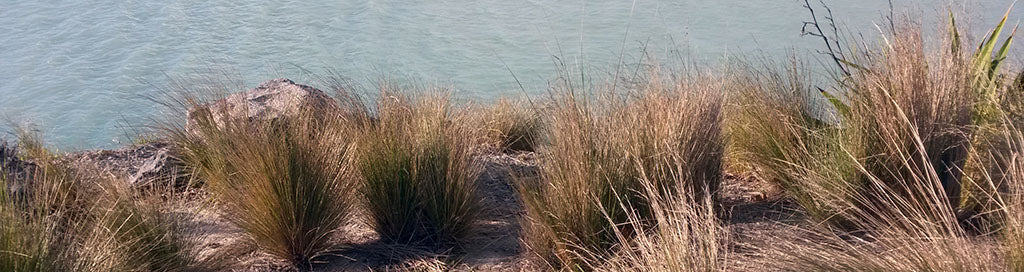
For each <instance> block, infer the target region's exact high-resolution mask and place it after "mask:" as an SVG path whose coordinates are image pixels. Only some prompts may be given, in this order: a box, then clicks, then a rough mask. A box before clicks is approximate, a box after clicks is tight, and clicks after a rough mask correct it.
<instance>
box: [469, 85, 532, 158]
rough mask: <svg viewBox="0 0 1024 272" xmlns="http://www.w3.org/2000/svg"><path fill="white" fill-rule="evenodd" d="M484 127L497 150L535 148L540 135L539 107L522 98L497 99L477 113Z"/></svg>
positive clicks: (508, 150) (529, 149) (526, 149)
mask: <svg viewBox="0 0 1024 272" xmlns="http://www.w3.org/2000/svg"><path fill="white" fill-rule="evenodd" d="M480 114H481V117H483V118H484V119H485V120H484V121H483V124H482V125H483V126H485V127H487V129H488V131H487V137H488V139H489V141H491V142H494V143H493V145H494V146H496V147H497V148H498V149H499V150H502V151H505V152H510V151H531V152H532V151H535V150H536V148H535V146H536V145H537V144H538V143H537V141H538V140H539V139H538V136H540V129H541V125H542V124H541V118H540V114H539V112H538V110H536V109H534V108H532V106H531V105H528V104H526V103H525V102H523V101H522V100H510V99H505V98H502V99H499V100H498V101H497V102H495V103H494V105H491V106H489V107H488V108H486V109H485V110H483V111H481V112H480Z"/></svg>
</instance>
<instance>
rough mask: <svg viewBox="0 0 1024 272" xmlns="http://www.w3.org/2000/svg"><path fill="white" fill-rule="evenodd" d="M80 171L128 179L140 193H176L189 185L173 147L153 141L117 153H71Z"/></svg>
mask: <svg viewBox="0 0 1024 272" xmlns="http://www.w3.org/2000/svg"><path fill="white" fill-rule="evenodd" d="M67 160H69V161H70V162H71V163H72V165H74V166H75V167H76V168H78V169H91V170H95V171H98V172H99V174H101V175H106V176H108V177H111V178H115V179H120V180H124V181H125V182H127V184H128V185H129V186H130V187H131V188H133V189H136V190H146V189H152V188H158V189H165V188H166V187H161V186H167V185H170V186H173V187H174V188H175V189H176V190H177V189H183V188H184V187H185V186H187V185H188V181H189V180H188V177H187V175H186V173H185V172H184V171H183V170H184V166H183V165H182V163H181V162H180V161H178V160H177V159H176V158H175V156H174V154H173V150H172V149H171V145H170V144H168V143H164V142H153V143H148V144H144V145H139V146H135V147H131V148H124V149H117V150H96V151H85V152H80V153H73V154H69V155H68V157H67Z"/></svg>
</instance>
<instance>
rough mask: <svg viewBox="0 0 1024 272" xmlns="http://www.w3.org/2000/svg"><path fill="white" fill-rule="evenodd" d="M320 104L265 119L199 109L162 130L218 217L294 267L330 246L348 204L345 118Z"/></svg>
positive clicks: (348, 141) (348, 146) (348, 145)
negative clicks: (186, 124)
mask: <svg viewBox="0 0 1024 272" xmlns="http://www.w3.org/2000/svg"><path fill="white" fill-rule="evenodd" d="M185 101H197V100H195V99H187V100H185ZM186 105H188V104H186ZM205 106H206V105H201V104H198V103H193V104H192V105H191V107H205ZM325 109H330V108H329V107H325V108H317V109H308V110H302V111H300V112H298V113H296V114H294V115H283V116H279V117H277V118H275V119H271V120H249V119H247V118H240V119H237V120H214V117H213V115H212V114H211V110H205V111H204V110H200V111H196V112H195V114H194V116H193V118H194V119H193V121H194V122H192V124H190V126H191V129H190V130H188V131H186V130H185V129H184V128H180V127H179V128H172V129H170V130H169V132H170V133H169V134H170V138H171V139H172V141H173V142H174V143H175V144H176V145H177V146H178V147H179V148H180V149H181V150H180V152H181V154H182V160H183V161H184V162H185V163H186V164H187V165H188V166H190V167H192V168H193V169H194V171H195V173H196V174H197V175H198V178H201V179H203V180H204V181H205V184H206V188H207V189H208V191H209V192H210V193H211V195H212V197H213V199H214V200H215V201H216V203H217V204H218V205H219V207H220V208H221V209H222V211H223V212H224V215H225V218H226V219H227V220H229V221H230V222H232V223H233V224H234V225H236V226H237V227H239V228H241V229H242V230H244V231H245V232H246V233H247V234H248V235H249V238H251V241H252V242H253V243H254V244H255V245H257V246H258V247H259V248H260V249H262V250H264V251H266V252H268V253H270V254H272V255H274V256H276V257H278V258H281V259H283V260H287V261H288V262H290V263H291V264H293V265H296V266H298V267H305V266H308V265H309V264H310V261H311V260H312V258H314V257H316V256H318V255H319V254H322V253H323V252H324V251H326V250H329V249H331V247H332V242H331V241H332V240H331V239H332V237H331V235H332V234H333V233H335V231H336V230H337V229H338V228H339V227H340V226H341V225H342V224H344V223H345V222H347V221H348V220H349V219H350V213H351V210H352V208H351V206H352V204H353V201H352V195H351V194H350V192H352V191H354V188H355V187H354V186H355V183H354V181H355V178H354V176H353V175H354V172H352V171H351V169H350V167H349V164H348V163H347V161H348V160H349V156H350V149H351V147H352V146H351V137H352V135H351V134H350V133H351V131H350V130H348V129H345V128H346V125H344V124H345V123H347V122H348V121H347V120H348V119H347V118H346V117H345V116H343V115H341V114H340V113H338V112H335V111H328V110H325ZM212 110H219V109H212ZM339 124H341V125H339Z"/></svg>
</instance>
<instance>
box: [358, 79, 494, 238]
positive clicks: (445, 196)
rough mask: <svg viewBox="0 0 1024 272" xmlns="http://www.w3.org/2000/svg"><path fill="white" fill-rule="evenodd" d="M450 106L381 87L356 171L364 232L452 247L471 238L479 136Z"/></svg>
mask: <svg viewBox="0 0 1024 272" xmlns="http://www.w3.org/2000/svg"><path fill="white" fill-rule="evenodd" d="M450 99H451V98H450V94H448V93H447V92H445V91H443V90H431V91H424V92H421V93H416V94H413V95H410V94H409V93H406V92H404V91H402V90H400V89H399V88H398V87H396V86H394V85H391V84H383V85H381V93H380V96H379V98H378V100H377V103H376V113H377V116H376V118H375V120H373V121H372V122H368V123H369V125H368V126H365V127H364V129H363V132H362V135H361V136H360V140H359V147H358V151H357V153H358V155H357V158H356V160H357V162H356V167H357V168H358V169H359V172H360V173H361V175H362V181H363V184H362V185H363V186H362V196H363V199H364V201H365V206H366V207H367V208H368V209H369V215H370V219H371V221H372V225H373V226H374V228H375V229H376V231H377V232H378V233H379V234H380V235H381V237H382V238H383V239H384V240H385V241H387V242H390V243H401V244H408V245H415V246H427V247H438V246H442V247H446V246H453V245H454V246H458V245H459V243H460V242H462V241H463V240H465V238H466V237H467V235H469V234H470V233H471V232H472V227H473V222H474V221H475V220H476V219H477V218H478V215H479V212H480V203H479V197H478V195H477V178H478V177H479V175H480V173H481V172H482V171H483V165H482V164H481V163H480V161H478V160H476V159H475V158H474V155H476V153H478V152H477V151H478V150H479V149H480V148H481V147H482V144H483V143H484V141H485V135H484V131H483V129H482V128H479V127H474V126H471V124H472V122H469V119H468V118H469V117H470V116H468V115H467V114H468V112H467V111H465V110H463V109H460V108H457V107H456V106H455V105H453V104H452V102H451V101H450Z"/></svg>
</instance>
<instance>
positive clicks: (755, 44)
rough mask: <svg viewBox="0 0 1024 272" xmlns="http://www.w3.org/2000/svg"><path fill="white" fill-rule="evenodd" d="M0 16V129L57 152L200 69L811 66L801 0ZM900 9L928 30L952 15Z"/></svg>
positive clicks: (220, 1) (217, 5)
mask: <svg viewBox="0 0 1024 272" xmlns="http://www.w3.org/2000/svg"><path fill="white" fill-rule="evenodd" d="M0 2H3V3H2V4H0V33H2V37H3V39H2V42H0V116H3V117H5V118H6V119H10V120H13V121H15V122H31V123H33V124H35V126H36V127H37V128H38V129H40V130H42V131H43V132H44V133H45V134H46V135H47V141H49V142H50V143H53V144H55V145H57V146H59V147H61V148H64V149H69V148H70V149H77V148H97V147H114V146H117V145H120V144H123V143H124V142H126V141H127V140H126V139H127V138H126V137H125V136H126V135H131V134H132V133H133V130H134V128H135V127H137V126H139V125H142V124H145V121H146V120H147V119H148V118H151V117H153V116H155V115H157V113H156V112H155V110H156V109H158V107H157V106H155V104H154V103H153V102H150V101H148V100H146V99H143V97H147V96H153V95H154V94H155V93H156V92H157V89H158V88H157V87H160V86H165V85H166V84H167V82H168V79H169V78H189V77H194V76H195V73H197V71H202V70H211V69H215V70H223V71H230V72H231V73H234V74H239V75H240V77H241V78H240V80H242V81H244V83H245V84H246V85H247V86H254V85H255V84H257V83H259V82H261V81H263V80H265V79H269V78H273V77H289V78H292V79H295V80H296V81H305V80H308V79H309V76H308V75H307V74H306V73H305V72H303V69H300V67H301V68H305V69H308V70H311V71H314V72H315V71H323V70H324V69H328V68H329V69H333V70H336V71H337V72H339V73H340V74H343V75H345V76H347V77H350V78H352V79H353V80H355V81H356V82H372V81H373V80H374V79H376V78H379V77H380V76H382V75H391V76H392V77H395V78H403V79H410V80H414V81H417V82H420V83H426V84H441V85H451V86H454V88H456V89H457V94H458V95H459V97H460V98H464V99H474V100H488V99H493V98H495V97H498V96H501V95H514V94H519V93H521V92H522V91H520V90H519V87H518V85H517V84H516V82H515V80H514V79H513V77H512V75H511V74H512V73H513V72H514V73H515V75H516V76H517V77H518V78H519V80H520V81H521V82H522V83H523V84H524V86H525V89H526V91H527V92H530V93H534V94H537V93H543V91H544V87H545V86H546V83H547V80H549V79H551V78H553V76H554V75H555V70H556V67H555V66H554V65H553V64H552V63H553V56H559V57H561V58H562V59H564V60H565V61H567V62H568V63H570V64H572V65H574V66H579V67H585V68H587V69H593V70H594V71H601V69H607V68H608V67H611V66H612V65H613V64H615V63H617V62H618V60H619V57H618V56H619V54H620V53H625V55H626V57H625V59H636V57H637V56H638V55H639V53H640V51H641V50H640V48H641V47H642V46H641V44H646V48H647V52H649V53H651V54H652V55H654V56H660V57H665V58H664V59H671V58H668V56H671V55H672V54H673V53H671V52H672V51H673V50H674V51H679V52H684V53H683V54H685V55H687V56H688V57H689V58H693V59H697V60H707V61H709V62H714V61H716V60H721V59H723V58H724V57H726V56H735V55H744V54H746V55H769V56H784V55H785V54H787V52H790V51H795V52H798V53H801V52H802V53H807V52H811V50H812V49H814V48H817V46H818V44H819V43H820V41H819V40H816V39H813V38H810V37H803V38H802V37H801V36H800V28H801V25H802V21H804V20H806V19H807V18H808V16H807V14H806V11H805V10H803V9H801V5H802V3H803V2H802V1H796V0H646V1H645V0H639V1H636V2H631V1H571V0H570V1H555V0H527V1H509V0H477V1H472V0H438V1H382V0H372V1H309V2H318V3H305V2H307V1H265V2H264V1H237V0H210V1H174V0H167V1H154V0H134V1H133V0H120V1H102V0H75V1H50V0H43V1H20V0H0ZM896 2H897V5H898V6H913V7H917V8H916V9H915V10H918V11H916V12H913V13H912V14H917V15H918V16H921V15H923V16H924V17H925V18H935V17H936V16H934V14H937V13H939V12H943V13H944V9H943V8H942V7H943V6H946V5H948V4H951V3H952V5H953V6H958V5H959V4H957V3H959V2H946V1H938V0H935V1H931V0H924V1H909V2H908V1H896ZM970 2H972V3H976V4H977V5H974V4H972V6H973V7H972V8H970V10H968V12H969V14H971V15H972V16H968V18H964V19H963V20H964V21H971V22H976V23H975V24H972V25H977V26H991V25H992V24H994V22H995V21H996V20H997V18H998V17H999V16H1001V14H1002V12H1003V11H1004V10H1005V8H1006V7H1007V6H1008V5H1009V1H1002V0H1000V1H996V0H979V1H970ZM829 3H830V4H831V6H832V8H833V10H834V12H835V16H836V18H837V19H839V20H840V21H841V22H846V23H848V25H849V27H850V28H852V29H854V30H857V31H863V32H865V33H868V34H869V35H870V34H871V33H874V30H873V29H874V28H873V23H874V22H881V18H882V16H883V14H886V13H888V11H887V10H888V9H887V7H888V2H887V1H885V0H865V1H829ZM958 9H961V8H958ZM1022 9H1024V8H1019V9H1017V10H1016V11H1015V12H1014V13H1013V16H1012V18H1013V19H1012V20H1011V21H1016V19H1017V18H1021V16H1020V15H1021V14H1022V13H1021V10H1022ZM940 19H941V18H940ZM926 22H928V23H931V24H936V25H938V24H941V23H942V22H941V21H937V20H932V21H927V20H926ZM978 29H981V28H978ZM510 71H511V72H510ZM0 130H3V131H7V130H9V127H8V126H7V125H0Z"/></svg>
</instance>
